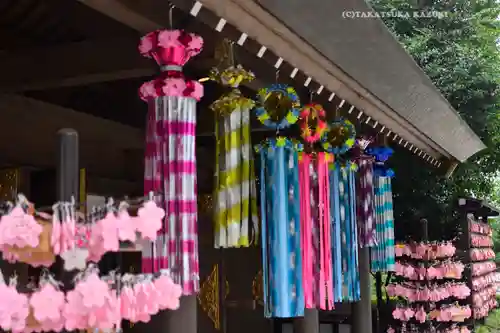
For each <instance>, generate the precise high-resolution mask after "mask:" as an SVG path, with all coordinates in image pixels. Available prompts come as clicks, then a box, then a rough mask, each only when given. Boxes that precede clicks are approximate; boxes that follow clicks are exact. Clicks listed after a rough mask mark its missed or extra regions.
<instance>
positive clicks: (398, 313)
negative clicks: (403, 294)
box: [392, 308, 404, 320]
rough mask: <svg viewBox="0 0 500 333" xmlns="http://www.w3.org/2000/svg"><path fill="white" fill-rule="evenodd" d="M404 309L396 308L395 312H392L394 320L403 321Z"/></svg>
mask: <svg viewBox="0 0 500 333" xmlns="http://www.w3.org/2000/svg"><path fill="white" fill-rule="evenodd" d="M403 316H404V315H403V309H402V308H396V309H394V311H392V318H394V319H397V320H403V318H404V317H403Z"/></svg>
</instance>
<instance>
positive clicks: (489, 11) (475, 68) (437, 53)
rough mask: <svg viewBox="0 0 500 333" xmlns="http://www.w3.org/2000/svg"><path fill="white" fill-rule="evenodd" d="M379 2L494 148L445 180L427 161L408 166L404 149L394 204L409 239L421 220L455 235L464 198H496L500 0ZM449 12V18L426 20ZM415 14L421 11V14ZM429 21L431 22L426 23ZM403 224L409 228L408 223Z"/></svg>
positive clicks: (437, 232) (438, 234) (375, 0)
mask: <svg viewBox="0 0 500 333" xmlns="http://www.w3.org/2000/svg"><path fill="white" fill-rule="evenodd" d="M419 2H420V3H425V4H424V5H422V4H420V5H417V4H416V1H415V2H414V1H411V0H371V1H370V3H371V5H372V6H373V8H374V9H375V10H377V11H379V12H389V11H394V12H397V11H399V12H402V13H410V15H401V16H400V17H398V15H384V18H383V20H384V22H385V24H386V25H387V26H388V27H389V29H390V30H391V31H392V32H393V34H394V35H395V36H396V38H397V39H398V40H399V41H400V42H401V43H402V45H403V46H404V47H405V49H406V50H407V52H408V53H409V54H411V55H412V56H413V58H414V59H415V61H416V62H417V63H418V64H419V65H420V67H421V68H422V69H423V70H424V72H425V73H426V74H427V75H428V76H429V77H430V79H431V80H432V82H433V83H434V84H435V85H436V87H437V88H438V89H439V91H440V92H441V93H442V94H443V96H445V98H446V99H447V100H448V101H449V102H450V104H451V105H452V106H453V107H454V108H455V109H456V110H457V111H458V112H459V113H460V115H461V116H462V117H463V118H464V119H465V120H466V121H467V123H468V124H469V125H470V126H471V128H472V129H473V130H474V132H476V133H477V134H478V135H479V136H480V137H481V139H482V140H483V142H484V143H485V144H486V146H487V149H485V150H484V151H482V152H480V153H478V154H476V155H475V156H474V157H472V158H470V159H469V161H467V162H466V163H463V164H461V165H460V166H459V167H458V168H457V170H456V171H455V174H454V175H453V177H452V179H449V180H445V179H443V178H442V176H440V175H439V174H437V173H436V171H435V170H433V169H432V168H431V167H429V166H428V165H426V164H425V163H424V162H421V161H415V163H412V166H408V158H409V156H408V153H405V152H400V151H397V154H396V155H395V157H394V161H393V167H394V169H395V171H396V179H395V181H394V192H396V193H397V195H396V196H395V199H394V206H395V214H396V221H397V223H399V224H398V229H399V230H397V231H399V233H398V236H399V237H402V236H403V234H402V233H405V234H407V233H408V231H409V229H411V228H412V225H414V224H415V223H414V222H415V221H416V220H417V219H419V218H420V217H426V218H428V219H429V222H430V226H432V230H430V233H431V237H433V238H444V235H445V234H448V237H451V236H452V235H450V233H449V231H450V230H453V228H450V226H451V225H452V223H453V215H452V214H451V212H452V211H453V210H454V207H453V206H452V205H450V203H454V202H456V199H457V198H458V197H459V196H463V195H475V196H476V197H480V198H488V197H491V195H492V192H493V187H494V179H495V175H496V173H497V171H498V170H499V169H500V111H499V110H500V94H499V85H500V52H499V49H498V46H497V42H498V37H499V36H500V21H499V20H498V17H499V16H500V4H499V3H498V1H493V0H490V1H483V0H475V1H465V0H448V1H445V0H441V1H439V0H427V1H419ZM423 12H427V13H432V12H441V13H442V15H440V16H436V15H421V14H422V13H423ZM411 13H417V14H415V15H413V14H411ZM422 16H426V17H422ZM401 223H406V224H405V225H401Z"/></svg>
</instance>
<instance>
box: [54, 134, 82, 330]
mask: <svg viewBox="0 0 500 333" xmlns="http://www.w3.org/2000/svg"><path fill="white" fill-rule="evenodd" d="M57 144H58V147H57V148H58V149H57V150H58V153H57V169H56V184H57V185H56V191H57V192H56V194H57V200H60V201H71V198H74V199H75V200H78V186H79V176H80V174H79V173H80V171H79V166H78V165H79V151H78V133H77V132H76V131H75V130H74V129H69V128H64V129H61V130H60V131H59V132H57ZM56 266H57V268H56V270H57V271H56V272H55V273H56V274H57V275H58V276H59V279H60V280H61V281H62V282H63V283H64V289H65V288H67V286H68V285H69V284H70V281H71V280H72V277H73V275H72V274H70V273H68V272H66V271H65V270H64V268H63V263H62V261H58V262H57V265H56ZM63 332H66V331H63Z"/></svg>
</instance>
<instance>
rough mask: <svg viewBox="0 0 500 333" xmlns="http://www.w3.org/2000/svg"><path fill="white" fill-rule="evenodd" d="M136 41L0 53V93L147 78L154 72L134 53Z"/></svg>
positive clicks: (91, 43) (146, 62)
mask: <svg viewBox="0 0 500 333" xmlns="http://www.w3.org/2000/svg"><path fill="white" fill-rule="evenodd" d="M137 45H138V38H137V39H135V38H114V39H107V40H95V41H84V42H79V43H70V44H65V45H60V46H53V47H45V48H37V49H33V50H29V51H27V50H22V51H13V52H2V53H0V73H2V78H1V79H0V92H16V91H27V90H45V89H50V88H58V87H65V86H78V85H86V84H91V83H96V82H105V81H113V80H120V79H126V78H136V77H144V76H149V75H152V74H154V73H155V72H157V70H158V69H157V66H155V64H154V62H153V61H151V60H150V59H146V58H144V57H142V56H141V55H140V54H139V53H138V52H137V51H136V50H137Z"/></svg>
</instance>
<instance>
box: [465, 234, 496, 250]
mask: <svg viewBox="0 0 500 333" xmlns="http://www.w3.org/2000/svg"><path fill="white" fill-rule="evenodd" d="M470 242H471V245H472V246H474V247H493V239H492V238H491V237H490V236H485V235H475V234H472V235H471V236H470Z"/></svg>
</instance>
